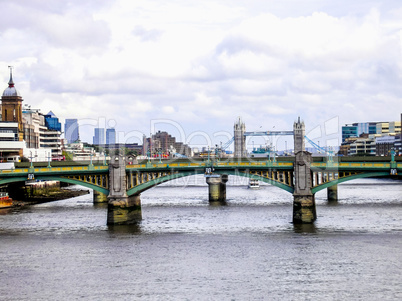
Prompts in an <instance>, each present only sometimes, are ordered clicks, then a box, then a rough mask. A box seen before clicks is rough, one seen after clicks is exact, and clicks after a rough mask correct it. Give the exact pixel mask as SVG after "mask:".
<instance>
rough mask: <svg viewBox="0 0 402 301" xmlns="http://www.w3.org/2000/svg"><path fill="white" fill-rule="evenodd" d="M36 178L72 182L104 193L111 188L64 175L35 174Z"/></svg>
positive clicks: (107, 192)
mask: <svg viewBox="0 0 402 301" xmlns="http://www.w3.org/2000/svg"><path fill="white" fill-rule="evenodd" d="M35 179H36V180H43V181H60V182H65V183H70V184H75V185H80V186H84V187H87V188H90V189H93V190H96V191H98V192H101V193H103V194H106V195H108V194H109V190H108V189H106V188H103V187H100V186H97V185H95V184H91V183H88V182H83V181H80V180H77V179H69V178H63V177H52V176H35Z"/></svg>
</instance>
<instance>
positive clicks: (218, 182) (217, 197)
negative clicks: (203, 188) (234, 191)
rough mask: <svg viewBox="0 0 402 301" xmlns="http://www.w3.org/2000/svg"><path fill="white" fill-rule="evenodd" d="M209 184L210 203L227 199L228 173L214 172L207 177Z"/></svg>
mask: <svg viewBox="0 0 402 301" xmlns="http://www.w3.org/2000/svg"><path fill="white" fill-rule="evenodd" d="M206 181H207V184H208V199H209V202H210V203H213V202H225V201H226V182H227V181H228V175H216V174H212V175H209V176H207V177H206Z"/></svg>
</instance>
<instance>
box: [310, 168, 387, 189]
mask: <svg viewBox="0 0 402 301" xmlns="http://www.w3.org/2000/svg"><path fill="white" fill-rule="evenodd" d="M384 176H389V172H367V173H358V174H354V175H350V176H346V177H342V178H338V179H335V180H332V181H330V182H326V183H323V184H321V185H318V186H316V187H313V188H312V189H311V192H312V193H313V194H314V193H316V192H318V191H320V190H323V189H325V188H328V187H331V186H334V185H336V184H340V183H343V182H347V181H352V180H356V179H363V178H372V177H384Z"/></svg>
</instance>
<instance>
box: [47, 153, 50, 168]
mask: <svg viewBox="0 0 402 301" xmlns="http://www.w3.org/2000/svg"><path fill="white" fill-rule="evenodd" d="M47 167H48V168H50V167H51V166H50V152H49V153H48V155H47Z"/></svg>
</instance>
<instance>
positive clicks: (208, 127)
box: [0, 0, 402, 144]
mask: <svg viewBox="0 0 402 301" xmlns="http://www.w3.org/2000/svg"><path fill="white" fill-rule="evenodd" d="M0 6H1V11H2V17H1V18H0V45H1V46H0V80H1V83H2V85H3V87H4V88H6V87H7V82H8V79H9V69H8V66H9V65H12V66H14V70H13V78H14V82H15V84H16V88H17V90H19V92H20V93H21V95H22V97H23V98H24V103H26V104H29V105H31V107H32V108H38V109H41V111H42V112H43V113H47V112H48V111H50V110H52V111H53V112H54V113H55V114H56V115H57V116H58V117H59V118H60V120H61V121H62V123H63V125H64V120H65V119H66V118H77V119H79V122H80V125H81V129H80V136H81V138H82V140H84V141H88V142H92V136H93V128H94V127H97V126H100V127H109V126H112V127H115V128H116V130H117V132H118V134H119V136H120V141H121V142H123V141H125V142H141V141H140V137H142V135H143V134H146V135H149V133H150V132H154V131H155V130H167V131H169V132H171V133H172V134H174V135H177V136H182V139H180V140H182V141H183V140H184V141H185V142H189V143H190V144H191V143H194V144H195V141H196V140H197V139H198V140H200V137H203V138H202V139H204V140H205V141H207V140H208V139H209V140H210V141H209V142H208V143H218V141H222V142H225V141H226V140H227V139H228V136H231V135H232V134H233V124H234V121H235V120H236V118H238V116H241V117H242V119H243V121H244V122H245V123H246V127H247V130H248V131H254V130H291V129H292V124H293V122H294V120H296V119H297V117H298V116H301V118H302V119H303V120H304V121H305V123H306V128H307V132H309V133H310V136H311V138H315V139H321V144H324V143H325V142H323V141H325V140H327V141H329V140H331V139H336V133H337V132H338V126H339V125H343V124H345V123H351V122H364V121H395V120H399V119H400V113H401V112H402V105H401V97H402V59H401V58H402V2H401V1H399V0H389V1H387V0H383V1H380V0H364V1H363V0H356V1H350V0H339V1H326V0H281V1H274V0H247V1H240V0H222V1H220V0H213V1H210V0H203V1H192V0H171V1H159V0H156V1H153V0H149V1H145V0H142V1H140V0H120V1H111V0H96V1H95V0H93V1H91V0H86V1H82V0H71V1H42V0H19V1H9V0H0ZM202 139H201V140H202ZM257 140H258V139H257V138H256V143H259V141H257ZM250 141H251V140H250ZM253 141H254V140H253ZM198 143H200V142H198ZM250 143H251V142H250ZM201 144H202V143H201Z"/></svg>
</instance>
